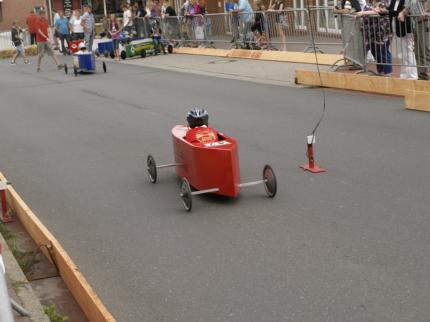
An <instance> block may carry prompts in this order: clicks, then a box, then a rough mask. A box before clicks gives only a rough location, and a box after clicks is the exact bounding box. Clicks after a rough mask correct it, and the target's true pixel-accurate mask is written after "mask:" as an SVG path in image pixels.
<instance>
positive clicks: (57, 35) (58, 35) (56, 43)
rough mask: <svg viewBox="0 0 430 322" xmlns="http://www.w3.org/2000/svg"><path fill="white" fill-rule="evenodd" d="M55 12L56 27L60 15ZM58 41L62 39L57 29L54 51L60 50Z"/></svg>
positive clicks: (55, 31)
mask: <svg viewBox="0 0 430 322" xmlns="http://www.w3.org/2000/svg"><path fill="white" fill-rule="evenodd" d="M54 12H55V14H54V26H55V25H56V23H57V21H58V19H60V14H59V13H58V11H54ZM58 39H60V34H59V32H58V31H57V29H54V45H55V47H54V49H59V45H60V42H59V41H58Z"/></svg>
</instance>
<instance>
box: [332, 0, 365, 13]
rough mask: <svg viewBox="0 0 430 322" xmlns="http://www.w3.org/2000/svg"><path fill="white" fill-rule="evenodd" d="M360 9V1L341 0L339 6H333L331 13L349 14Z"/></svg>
mask: <svg viewBox="0 0 430 322" xmlns="http://www.w3.org/2000/svg"><path fill="white" fill-rule="evenodd" d="M360 11H361V6H360V2H359V1H358V0H342V2H341V6H340V8H339V7H338V6H336V7H334V8H333V13H340V14H344V15H345V14H351V13H356V12H360Z"/></svg>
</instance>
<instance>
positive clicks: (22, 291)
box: [0, 234, 50, 322]
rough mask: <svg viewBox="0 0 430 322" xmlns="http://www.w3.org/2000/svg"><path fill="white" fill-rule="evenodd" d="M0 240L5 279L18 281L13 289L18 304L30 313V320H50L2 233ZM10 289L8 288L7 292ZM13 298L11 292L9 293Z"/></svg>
mask: <svg viewBox="0 0 430 322" xmlns="http://www.w3.org/2000/svg"><path fill="white" fill-rule="evenodd" d="M0 242H1V244H2V246H3V257H4V263H5V266H6V280H7V281H8V284H9V285H10V284H11V283H19V284H20V286H19V288H18V289H16V290H15V289H13V290H12V291H13V292H14V294H15V295H16V296H17V297H18V298H19V300H20V301H19V302H20V304H21V305H22V306H23V307H24V308H25V309H26V310H27V311H29V313H30V315H31V316H30V320H31V321H36V322H50V321H49V318H48V317H47V316H46V315H45V314H44V313H43V306H42V304H41V303H40V301H39V297H38V296H37V295H36V294H35V292H34V290H33V288H32V287H31V284H30V282H29V281H28V280H27V278H26V277H25V275H24V272H23V271H22V269H21V267H20V266H19V264H18V262H17V261H16V259H15V257H14V256H13V254H12V251H11V250H10V248H9V245H8V244H7V243H6V241H5V239H4V238H3V236H2V234H0ZM10 291H11V289H10V288H9V292H10ZM9 296H11V297H12V298H13V295H12V294H9Z"/></svg>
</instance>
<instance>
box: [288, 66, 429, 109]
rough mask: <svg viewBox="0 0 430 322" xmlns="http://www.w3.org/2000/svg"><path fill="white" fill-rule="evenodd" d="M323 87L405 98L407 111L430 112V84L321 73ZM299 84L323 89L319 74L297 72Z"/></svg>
mask: <svg viewBox="0 0 430 322" xmlns="http://www.w3.org/2000/svg"><path fill="white" fill-rule="evenodd" d="M321 79H322V86H323V87H329V88H338V89H346V90H353V91H360V92H366V93H375V94H383V95H393V96H404V97H405V107H406V108H407V109H414V110H420V111H426V112H430V82H429V81H422V80H410V79H400V78H393V77H380V76H369V75H364V74H359V75H357V74H350V73H339V72H327V71H321ZM295 82H296V84H302V85H310V86H320V85H321V83H320V79H319V76H318V72H317V71H311V70H302V69H297V70H296V77H295Z"/></svg>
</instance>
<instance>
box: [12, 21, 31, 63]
mask: <svg viewBox="0 0 430 322" xmlns="http://www.w3.org/2000/svg"><path fill="white" fill-rule="evenodd" d="M20 32H21V29H20V28H19V27H17V25H16V22H15V21H14V22H12V29H11V35H12V42H13V45H14V47H15V50H16V52H15V55H13V57H12V61H11V62H10V64H11V65H16V59H17V58H18V56H22V57H23V58H24V63H25V64H28V63H29V61H28V58H27V56H25V50H24V46H23V45H22V38H21V36H20V35H19V34H20Z"/></svg>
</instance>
